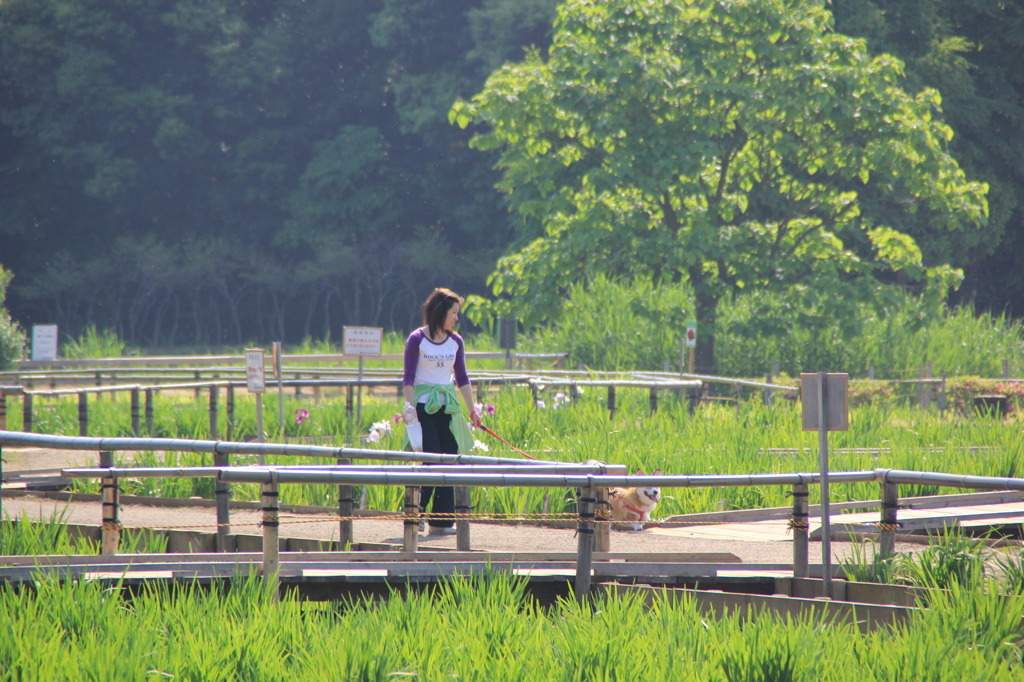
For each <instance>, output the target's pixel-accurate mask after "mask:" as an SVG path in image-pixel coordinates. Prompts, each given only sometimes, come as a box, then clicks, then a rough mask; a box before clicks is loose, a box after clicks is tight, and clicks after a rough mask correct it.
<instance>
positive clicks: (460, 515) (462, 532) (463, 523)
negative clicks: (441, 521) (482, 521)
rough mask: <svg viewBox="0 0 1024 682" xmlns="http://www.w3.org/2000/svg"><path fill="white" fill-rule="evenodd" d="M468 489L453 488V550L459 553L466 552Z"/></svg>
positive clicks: (460, 486) (467, 545)
mask: <svg viewBox="0 0 1024 682" xmlns="http://www.w3.org/2000/svg"><path fill="white" fill-rule="evenodd" d="M469 510H470V505H469V487H468V486H464V485H457V486H455V548H456V549H457V550H459V551H460V552H468V551H469V550H470V549H471V548H470V541H469Z"/></svg>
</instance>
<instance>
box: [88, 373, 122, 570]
mask: <svg viewBox="0 0 1024 682" xmlns="http://www.w3.org/2000/svg"><path fill="white" fill-rule="evenodd" d="M79 395H85V394H84V393H80V394H79ZM112 466H114V453H112V452H108V451H105V452H101V453H100V468H109V467H112ZM100 499H101V500H102V502H103V530H102V531H101V533H100V537H101V541H100V554H117V550H118V544H119V541H120V538H121V522H120V520H119V512H120V507H119V500H118V488H117V479H116V478H101V479H100Z"/></svg>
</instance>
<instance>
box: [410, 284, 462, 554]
mask: <svg viewBox="0 0 1024 682" xmlns="http://www.w3.org/2000/svg"><path fill="white" fill-rule="evenodd" d="M462 303H463V299H462V297H461V296H459V295H458V294H456V293H455V292H453V291H450V290H449V289H441V288H438V289H434V291H433V293H431V294H430V296H428V297H427V300H426V302H425V303H424V304H423V326H422V327H420V328H419V329H417V330H416V331H414V332H413V333H412V334H410V335H409V339H408V340H407V341H406V343H405V374H404V379H403V381H402V384H403V392H404V394H405V409H404V410H403V411H402V417H403V418H404V419H405V423H406V424H412V423H413V422H416V421H417V420H418V421H419V423H420V426H421V428H422V432H423V451H424V452H436V453H447V454H452V455H454V454H460V453H461V454H465V453H467V452H469V450H470V449H471V448H472V447H473V434H472V432H471V431H470V430H469V426H468V425H467V423H466V418H465V417H464V416H463V413H462V409H461V408H460V406H459V396H458V393H461V394H462V399H463V401H464V402H465V403H466V407H467V408H469V409H470V412H469V420H470V422H472V424H473V426H475V427H477V428H479V427H480V426H481V422H480V413H479V412H477V411H476V409H473V389H472V386H470V383H469V375H468V374H467V373H466V348H465V346H464V345H463V343H462V337H460V336H459V335H458V334H456V333H455V325H456V323H458V321H459V311H460V310H461V309H462ZM453 379H454V383H453ZM456 387H458V393H456V390H455V389H456ZM431 497H433V501H434V505H433V508H432V510H431V511H432V513H433V514H434V516H431V517H428V521H429V524H430V532H431V533H435V534H443V535H449V534H452V533H454V532H455V520H454V518H452V517H453V515H454V514H455V490H454V489H453V488H450V487H443V488H433V487H424V488H423V489H422V491H421V493H420V508H421V509H423V510H426V508H427V505H428V504H429V503H430V500H431ZM439 517H440V518H439Z"/></svg>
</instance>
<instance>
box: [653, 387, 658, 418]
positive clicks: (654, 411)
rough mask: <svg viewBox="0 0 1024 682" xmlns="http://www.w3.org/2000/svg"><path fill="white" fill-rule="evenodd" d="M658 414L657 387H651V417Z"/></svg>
mask: <svg viewBox="0 0 1024 682" xmlns="http://www.w3.org/2000/svg"><path fill="white" fill-rule="evenodd" d="M657 412H658V387H657V386H651V416H654V415H655V414H656V413H657Z"/></svg>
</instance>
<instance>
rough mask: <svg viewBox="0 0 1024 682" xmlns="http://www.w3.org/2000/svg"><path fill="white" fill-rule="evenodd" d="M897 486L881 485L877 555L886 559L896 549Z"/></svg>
mask: <svg viewBox="0 0 1024 682" xmlns="http://www.w3.org/2000/svg"><path fill="white" fill-rule="evenodd" d="M899 499H900V496H899V485H898V484H896V483H888V482H883V483H882V518H881V523H879V524H878V528H879V531H880V532H879V537H878V553H879V554H881V555H882V558H883V559H888V558H889V557H891V556H892V555H893V552H894V551H895V549H896V528H897V521H896V510H897V507H898V505H899Z"/></svg>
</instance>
